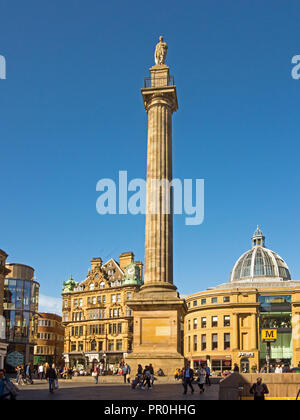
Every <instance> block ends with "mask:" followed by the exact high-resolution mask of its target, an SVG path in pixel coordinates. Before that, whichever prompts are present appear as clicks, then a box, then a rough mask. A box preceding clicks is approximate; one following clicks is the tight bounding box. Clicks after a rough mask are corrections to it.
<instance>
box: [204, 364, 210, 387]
mask: <svg viewBox="0 0 300 420" xmlns="http://www.w3.org/2000/svg"><path fill="white" fill-rule="evenodd" d="M205 372H206V376H205V383H206V385H208V386H210V367H209V366H208V365H206V366H205Z"/></svg>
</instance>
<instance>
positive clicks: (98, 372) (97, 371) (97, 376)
mask: <svg viewBox="0 0 300 420" xmlns="http://www.w3.org/2000/svg"><path fill="white" fill-rule="evenodd" d="M99 375H100V369H99V366H97V365H95V366H94V370H93V372H92V376H93V377H94V379H95V383H96V384H98V378H99Z"/></svg>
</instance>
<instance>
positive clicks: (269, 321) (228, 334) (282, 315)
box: [184, 227, 300, 373]
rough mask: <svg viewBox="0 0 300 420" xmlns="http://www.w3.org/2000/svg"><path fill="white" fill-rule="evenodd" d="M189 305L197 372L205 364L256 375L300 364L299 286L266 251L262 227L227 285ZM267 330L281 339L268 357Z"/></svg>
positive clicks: (189, 340) (188, 344)
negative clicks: (276, 366)
mask: <svg viewBox="0 0 300 420" xmlns="http://www.w3.org/2000/svg"><path fill="white" fill-rule="evenodd" d="M186 302H187V306H188V313H187V315H186V317H185V324H184V355H185V357H186V358H187V359H188V360H189V361H190V362H191V365H192V366H193V367H194V368H196V367H197V366H198V365H199V364H201V363H205V364H208V365H209V366H210V367H211V369H212V371H214V372H216V373H223V372H224V371H225V372H226V371H228V370H232V369H233V366H234V364H237V365H238V366H239V368H240V371H247V372H253V371H256V370H260V369H261V368H262V367H264V366H265V365H266V364H267V362H268V365H269V364H273V365H274V364H278V363H280V364H285V365H289V366H297V365H298V363H299V362H300V281H293V280H291V274H290V270H289V267H288V265H287V264H286V262H285V261H284V260H283V259H282V258H281V257H280V256H279V255H278V254H277V253H275V252H274V251H272V250H270V249H268V248H267V247H266V246H265V236H264V235H263V233H262V231H261V230H260V229H259V227H257V229H256V231H255V232H254V234H253V236H252V247H251V249H250V250H248V251H247V252H245V253H244V254H243V255H242V256H241V257H240V258H239V259H238V260H237V261H236V263H235V264H234V266H233V269H232V272H231V274H230V278H229V282H227V283H223V284H220V285H219V286H217V287H212V288H208V289H207V290H206V291H203V292H199V293H195V294H193V295H191V296H189V297H188V298H186ZM265 330H275V332H274V334H275V335H277V338H276V341H274V342H272V344H271V346H270V354H269V351H268V345H267V344H266V343H265V342H264V340H263V333H264V332H265ZM267 359H268V360H267Z"/></svg>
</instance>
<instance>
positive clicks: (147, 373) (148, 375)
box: [143, 366, 152, 390]
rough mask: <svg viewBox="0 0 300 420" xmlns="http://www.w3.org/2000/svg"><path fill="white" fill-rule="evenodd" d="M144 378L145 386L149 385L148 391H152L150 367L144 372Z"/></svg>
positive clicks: (146, 367)
mask: <svg viewBox="0 0 300 420" xmlns="http://www.w3.org/2000/svg"><path fill="white" fill-rule="evenodd" d="M143 376H144V383H143V386H144V387H146V385H147V387H148V390H149V389H152V387H151V382H150V381H151V373H150V368H149V366H145V369H144V372H143Z"/></svg>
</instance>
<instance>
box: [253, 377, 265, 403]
mask: <svg viewBox="0 0 300 420" xmlns="http://www.w3.org/2000/svg"><path fill="white" fill-rule="evenodd" d="M268 393H269V390H268V387H267V385H266V384H264V383H263V382H262V379H261V378H257V380H256V383H254V384H253V385H252V387H251V388H250V394H253V395H254V400H256V401H262V400H264V399H265V394H268Z"/></svg>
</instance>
